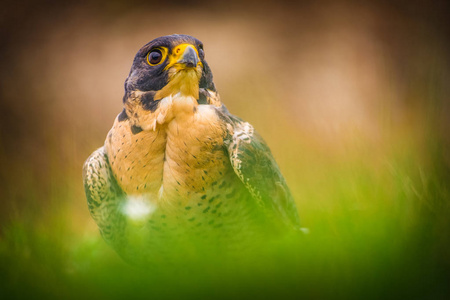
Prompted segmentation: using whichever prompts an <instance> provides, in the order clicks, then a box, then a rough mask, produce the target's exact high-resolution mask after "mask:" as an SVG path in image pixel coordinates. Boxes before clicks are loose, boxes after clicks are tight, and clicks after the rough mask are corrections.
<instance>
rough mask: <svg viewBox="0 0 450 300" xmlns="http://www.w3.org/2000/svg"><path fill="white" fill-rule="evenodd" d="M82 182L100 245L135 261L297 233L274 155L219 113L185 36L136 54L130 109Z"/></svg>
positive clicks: (194, 45)
mask: <svg viewBox="0 0 450 300" xmlns="http://www.w3.org/2000/svg"><path fill="white" fill-rule="evenodd" d="M83 179H84V187H85V192H86V197H87V202H88V207H89V211H90V213H91V215H92V217H93V219H94V220H95V222H96V223H97V225H98V227H99V229H100V232H101V234H102V236H103V238H104V239H105V240H106V241H107V242H108V243H109V244H111V245H112V246H113V247H114V248H115V249H116V251H117V252H119V254H121V255H122V256H124V257H128V258H130V257H136V256H137V255H138V254H137V253H138V252H139V251H143V250H144V249H145V252H147V253H148V254H146V255H148V256H152V255H158V253H159V254H160V253H162V252H164V251H165V249H166V250H167V249H169V248H172V247H174V245H180V244H182V243H185V242H186V240H188V239H189V241H192V239H193V238H195V239H198V240H203V241H205V243H206V244H208V243H214V242H218V241H223V243H222V244H221V245H227V246H230V245H234V244H236V243H241V242H242V241H245V240H246V239H251V238H252V236H258V235H260V236H261V234H263V235H264V234H269V232H271V233H270V234H275V235H276V234H278V233H279V232H281V231H286V230H287V231H290V230H294V231H295V230H296V229H298V228H299V217H298V213H297V209H296V206H295V202H294V200H293V198H292V196H291V193H290V191H289V188H288V186H287V185H286V181H285V179H284V178H283V176H282V175H281V173H280V170H279V168H278V166H277V163H276V162H275V160H274V158H273V156H272V154H271V152H270V150H269V148H268V146H267V145H266V143H265V142H264V140H263V139H262V138H261V136H260V135H259V134H258V133H257V132H256V131H255V130H254V128H253V126H252V125H251V124H249V123H247V122H245V121H243V120H242V119H240V118H238V117H236V116H233V115H231V114H230V113H229V112H228V110H227V109H226V108H225V106H224V105H223V104H222V102H221V100H220V97H219V94H218V93H217V90H216V88H215V85H214V82H213V76H212V73H211V70H210V68H209V66H208V64H207V63H206V61H205V52H204V49H203V44H202V42H200V41H199V40H198V39H196V38H194V37H191V36H188V35H178V34H174V35H169V36H163V37H159V38H156V39H154V40H153V41H151V42H149V43H148V44H146V45H145V46H143V47H142V48H141V49H140V50H139V51H138V53H137V54H136V56H135V58H134V61H133V64H132V67H131V71H130V73H129V75H128V77H127V79H126V81H125V95H124V97H123V110H122V112H121V113H120V114H119V115H118V116H117V118H116V119H115V121H114V124H113V126H112V129H111V130H110V131H109V133H108V135H107V137H106V141H105V144H104V146H103V147H101V148H99V149H97V150H96V151H94V152H93V153H92V154H91V156H90V157H89V158H88V159H87V161H86V162H85V164H84V168H83ZM187 237H189V238H187ZM136 241H139V243H138V244H139V245H140V246H138V247H134V246H131V245H132V244H133V243H135V242H136ZM213 241H214V242H213ZM139 248H142V249H139Z"/></svg>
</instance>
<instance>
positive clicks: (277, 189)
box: [226, 111, 300, 229]
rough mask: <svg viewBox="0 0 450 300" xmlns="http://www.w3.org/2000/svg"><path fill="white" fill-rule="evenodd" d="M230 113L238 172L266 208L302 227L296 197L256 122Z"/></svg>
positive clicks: (230, 145) (230, 140) (233, 161)
mask: <svg viewBox="0 0 450 300" xmlns="http://www.w3.org/2000/svg"><path fill="white" fill-rule="evenodd" d="M226 113H227V119H228V120H227V123H228V124H230V125H231V126H228V127H229V133H230V134H229V136H228V141H227V142H228V153H229V156H230V161H231V165H232V166H233V169H234V171H235V173H236V174H237V176H238V177H239V178H240V179H241V181H242V182H243V183H244V185H245V186H246V187H247V189H248V190H249V192H250V193H251V194H252V196H253V198H254V199H255V200H256V201H257V202H258V204H259V205H260V206H261V207H263V208H264V209H265V210H266V212H268V213H270V214H272V215H273V216H274V217H275V218H276V219H279V220H281V221H282V222H283V223H284V224H286V225H288V226H289V227H291V228H294V229H299V228H300V220H299V216H298V212H297V208H296V205H295V201H294V199H293V197H292V195H291V192H290V191H289V188H288V186H287V184H286V180H285V179H284V177H283V175H282V174H281V172H280V169H279V167H278V165H277V163H276V161H275V159H274V158H273V156H272V153H271V152H270V149H269V147H268V146H267V144H266V143H265V141H264V140H263V138H262V137H261V136H260V135H259V134H258V133H257V132H256V131H255V130H254V129H253V126H252V125H250V124H249V123H247V122H244V121H243V120H241V119H239V118H237V117H235V116H232V115H230V114H228V112H227V111H226Z"/></svg>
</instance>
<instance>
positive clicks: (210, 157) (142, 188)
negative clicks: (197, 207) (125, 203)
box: [105, 95, 241, 205]
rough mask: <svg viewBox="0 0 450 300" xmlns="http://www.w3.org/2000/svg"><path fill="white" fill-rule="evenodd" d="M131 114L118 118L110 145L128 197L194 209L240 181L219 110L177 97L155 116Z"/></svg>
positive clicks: (165, 101) (136, 110)
mask: <svg viewBox="0 0 450 300" xmlns="http://www.w3.org/2000/svg"><path fill="white" fill-rule="evenodd" d="M128 112H129V113H130V112H131V113H133V115H134V118H131V119H126V120H124V121H120V120H119V118H116V120H115V122H114V125H113V127H112V129H111V131H110V132H109V134H108V137H107V139H106V142H105V148H106V151H107V155H108V159H109V162H110V165H111V168H112V171H113V173H114V175H115V177H116V179H117V182H118V184H119V186H120V187H121V188H122V189H123V191H124V192H125V193H127V194H128V195H146V196H147V197H148V198H149V199H152V201H156V202H157V203H158V204H174V203H170V202H173V201H177V202H180V201H182V202H183V203H184V205H188V203H189V199H195V198H202V197H203V198H206V196H210V195H211V194H215V193H218V192H219V190H220V189H222V190H223V189H224V188H226V186H225V185H229V184H231V186H233V184H236V182H235V181H238V178H237V177H236V176H235V175H234V171H233V169H232V167H231V165H230V162H229V158H228V155H227V153H226V152H225V150H224V149H225V146H224V144H223V141H224V137H225V135H226V132H227V128H226V127H225V125H224V124H223V122H221V120H220V119H219V116H218V114H217V112H216V108H215V107H214V106H212V105H198V104H197V101H196V100H195V98H193V97H190V96H180V95H176V96H173V97H172V96H169V97H166V98H164V99H163V100H161V102H160V104H159V107H158V109H157V110H156V111H154V112H150V111H145V110H143V109H140V108H136V107H135V108H134V110H133V111H128ZM136 116H137V118H136ZM133 126H139V128H142V129H143V130H141V131H138V132H136V130H133V128H132V127H133ZM229 181H231V182H229ZM227 182H228V183H227ZM240 185H241V184H240V183H239V184H238V186H240ZM222 192H223V191H222ZM196 196H198V197H196Z"/></svg>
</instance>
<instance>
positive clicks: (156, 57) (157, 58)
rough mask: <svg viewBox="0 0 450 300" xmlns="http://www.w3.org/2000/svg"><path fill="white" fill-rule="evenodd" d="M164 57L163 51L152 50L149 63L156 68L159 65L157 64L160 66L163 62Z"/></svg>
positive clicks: (148, 58)
mask: <svg viewBox="0 0 450 300" xmlns="http://www.w3.org/2000/svg"><path fill="white" fill-rule="evenodd" d="M162 57H163V55H162V53H161V50H159V49H155V50H152V51H151V52H150V53H149V54H148V56H147V61H148V63H149V64H150V65H152V66H154V65H157V64H159V63H160V62H161V60H162Z"/></svg>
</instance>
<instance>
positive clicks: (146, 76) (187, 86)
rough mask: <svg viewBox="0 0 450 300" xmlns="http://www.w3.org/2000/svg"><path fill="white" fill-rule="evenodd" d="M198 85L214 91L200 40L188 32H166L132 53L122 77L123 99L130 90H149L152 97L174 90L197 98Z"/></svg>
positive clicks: (166, 94)
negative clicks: (125, 73) (132, 58)
mask: <svg viewBox="0 0 450 300" xmlns="http://www.w3.org/2000/svg"><path fill="white" fill-rule="evenodd" d="M201 89H208V90H211V91H215V87H214V83H213V78H212V73H211V70H210V68H209V66H208V64H207V63H206V61H205V53H204V50H203V44H202V42H201V41H199V40H198V39H196V38H194V37H192V36H189V35H181V34H174V35H168V36H163V37H159V38H156V39H154V40H153V41H151V42H149V43H148V44H146V45H145V46H143V47H142V48H141V49H140V50H139V51H138V53H137V54H136V56H135V58H134V61H133V65H132V67H131V71H130V74H129V75H128V78H127V79H126V81H125V97H124V102H126V101H127V98H128V97H129V96H130V94H132V93H133V92H134V93H136V92H138V93H139V92H151V97H152V98H153V99H152V100H153V101H158V100H161V99H163V98H165V97H167V96H170V95H176V94H178V93H180V94H181V95H183V96H192V97H194V98H195V99H199V90H201Z"/></svg>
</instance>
